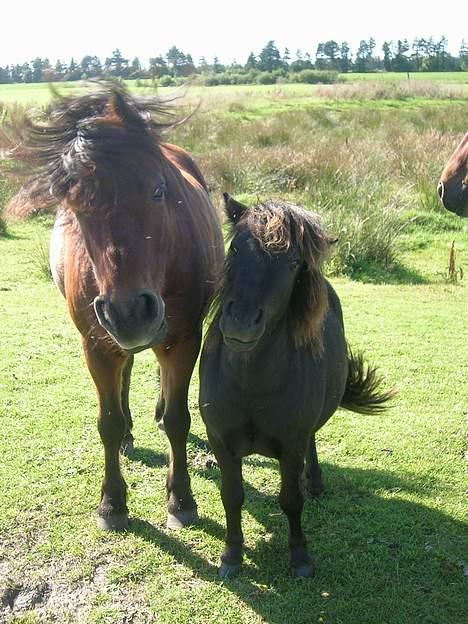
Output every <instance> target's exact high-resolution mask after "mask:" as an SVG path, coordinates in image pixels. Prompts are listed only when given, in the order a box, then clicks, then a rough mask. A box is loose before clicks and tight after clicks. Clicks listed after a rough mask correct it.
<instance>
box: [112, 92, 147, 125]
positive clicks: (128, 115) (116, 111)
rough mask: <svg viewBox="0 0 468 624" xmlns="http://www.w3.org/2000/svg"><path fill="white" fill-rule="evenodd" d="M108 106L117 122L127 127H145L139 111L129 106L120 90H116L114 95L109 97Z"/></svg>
mask: <svg viewBox="0 0 468 624" xmlns="http://www.w3.org/2000/svg"><path fill="white" fill-rule="evenodd" d="M107 106H108V110H109V113H110V116H111V117H112V118H114V119H115V120H118V123H122V124H125V125H131V124H136V125H143V120H142V118H141V116H140V115H139V114H138V112H137V111H135V110H133V109H132V107H131V106H129V104H128V103H127V101H126V99H125V95H124V93H122V92H121V91H119V89H114V90H113V91H112V94H111V95H110V96H109V100H108V103H107Z"/></svg>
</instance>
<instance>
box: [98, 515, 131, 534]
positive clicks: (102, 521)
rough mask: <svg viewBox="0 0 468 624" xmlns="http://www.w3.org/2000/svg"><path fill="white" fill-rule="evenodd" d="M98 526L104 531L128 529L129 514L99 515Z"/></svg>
mask: <svg viewBox="0 0 468 624" xmlns="http://www.w3.org/2000/svg"><path fill="white" fill-rule="evenodd" d="M96 522H97V526H98V528H99V529H101V530H102V531H125V529H128V516H127V514H115V515H109V516H106V517H104V516H98V517H97V521H96Z"/></svg>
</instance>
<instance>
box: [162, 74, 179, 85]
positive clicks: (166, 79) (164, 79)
mask: <svg viewBox="0 0 468 624" xmlns="http://www.w3.org/2000/svg"><path fill="white" fill-rule="evenodd" d="M175 84H176V81H175V80H174V78H173V77H172V76H161V78H160V79H159V86H160V87H174V86H175Z"/></svg>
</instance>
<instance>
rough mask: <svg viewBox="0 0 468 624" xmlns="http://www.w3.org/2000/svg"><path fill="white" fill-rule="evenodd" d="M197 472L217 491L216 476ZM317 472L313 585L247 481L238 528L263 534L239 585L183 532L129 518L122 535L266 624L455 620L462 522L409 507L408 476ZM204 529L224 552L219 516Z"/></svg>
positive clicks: (262, 497)
mask: <svg viewBox="0 0 468 624" xmlns="http://www.w3.org/2000/svg"><path fill="white" fill-rule="evenodd" d="M204 473H206V477H208V476H209V478H210V479H211V480H214V481H215V482H216V483H217V485H218V487H219V483H220V474H219V471H218V470H217V469H212V470H209V471H208V470H207V471H201V473H200V474H202V475H203V474H204ZM324 474H325V478H326V488H327V492H326V494H325V495H324V497H323V498H322V499H321V500H320V501H312V500H307V501H306V504H305V508H304V514H303V524H304V530H305V533H306V535H307V536H308V542H309V548H310V551H311V553H312V555H313V557H314V559H315V564H316V570H317V576H316V578H315V579H312V580H310V579H307V580H305V579H295V578H293V577H291V575H290V573H289V570H288V548H287V521H286V518H285V517H284V515H283V514H282V513H281V511H280V509H279V505H278V501H277V496H276V495H271V494H264V493H262V492H260V491H259V490H257V489H256V488H255V487H254V486H252V485H250V484H249V483H248V482H244V487H245V492H246V501H245V505H244V525H245V520H246V517H247V515H250V516H252V517H253V518H254V519H255V521H256V523H257V524H259V525H260V529H258V527H257V528H256V529H255V531H258V534H257V535H256V536H254V537H253V538H252V530H253V529H252V525H251V523H250V527H249V535H248V541H249V542H250V543H251V542H252V539H253V541H254V542H255V545H254V546H253V548H247V549H246V551H245V552H246V558H245V563H244V566H243V569H242V571H241V573H240V575H239V577H237V578H234V579H229V580H225V581H220V579H219V578H218V575H217V568H216V566H215V565H213V563H211V562H210V561H208V560H207V559H206V558H205V556H202V555H201V554H199V553H197V552H196V548H194V547H193V540H190V543H187V544H186V543H185V539H186V537H185V536H186V535H189V533H185V532H182V533H181V534H177V533H169V532H167V531H163V530H160V529H158V528H157V527H155V526H153V525H151V524H150V523H148V522H145V521H142V520H133V521H132V523H131V525H130V529H129V530H130V532H132V533H134V534H136V535H139V536H140V537H142V538H143V539H145V540H146V541H148V542H150V543H151V544H153V545H154V546H157V547H158V548H162V549H163V550H165V551H166V552H168V553H169V554H170V555H171V556H172V557H174V559H175V561H176V562H177V563H178V564H182V565H184V566H186V567H188V568H190V569H191V570H192V571H193V572H194V573H195V575H196V576H198V577H199V578H201V579H204V580H205V581H208V582H210V583H215V584H222V585H223V586H224V587H225V588H226V589H227V590H228V591H230V592H232V593H233V594H235V595H236V596H237V597H238V598H240V599H241V600H242V601H243V602H244V603H245V604H246V605H247V606H248V607H249V608H250V609H252V610H254V611H255V612H256V613H257V614H258V616H260V617H261V618H262V621H265V622H269V623H272V624H284V623H285V622H288V623H295V624H299V623H300V624H302V623H304V624H305V623H306V622H307V623H309V622H311V623H312V622H313V623H316V622H317V623H318V622H320V621H323V622H330V623H336V624H339V623H343V624H344V623H349V622H360V624H363V623H366V624H371V623H372V624H375V622H385V623H386V624H393V623H394V624H397V623H398V624H400V623H402V622H405V623H410V622H418V623H421V624H436V623H437V624H442V623H443V624H449V623H453V622H458V621H462V619H463V618H462V611H463V607H462V603H463V601H462V592H463V589H462V588H463V582H464V578H463V569H462V567H461V563H462V561H461V559H462V553H463V540H464V536H465V539H466V534H465V528H464V526H463V524H462V523H461V522H458V521H456V520H454V519H453V518H450V517H449V516H446V515H444V514H442V513H440V512H438V511H437V510H435V509H432V508H431V507H428V506H423V505H421V504H415V503H413V502H411V500H408V499H409V498H410V496H411V494H412V493H413V491H415V490H418V491H419V492H421V488H420V485H421V484H419V486H418V484H417V483H416V482H415V481H413V479H412V477H411V476H410V477H408V478H404V477H400V476H398V475H396V474H394V473H391V472H385V471H377V470H359V469H350V468H345V469H343V468H340V467H337V466H333V465H325V466H324ZM423 491H424V490H423ZM439 491H440V489H439ZM405 497H406V498H405ZM253 526H254V528H255V527H256V524H254V525H253ZM196 530H199V529H196ZM201 530H202V531H204V532H205V533H207V534H209V535H210V536H211V537H212V538H214V539H215V540H216V541H217V542H219V554H221V551H222V542H223V534H224V517H222V518H219V522H218V521H217V520H214V519H213V518H208V517H204V518H202V519H201ZM188 531H193V530H190V529H189V530H188ZM218 556H219V555H218ZM320 618H322V619H320Z"/></svg>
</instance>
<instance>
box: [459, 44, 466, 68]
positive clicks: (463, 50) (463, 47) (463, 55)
mask: <svg viewBox="0 0 468 624" xmlns="http://www.w3.org/2000/svg"><path fill="white" fill-rule="evenodd" d="M458 56H459V58H460V69H461V70H462V71H468V43H465V40H464V39H462V42H461V45H460V51H459V53H458Z"/></svg>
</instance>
